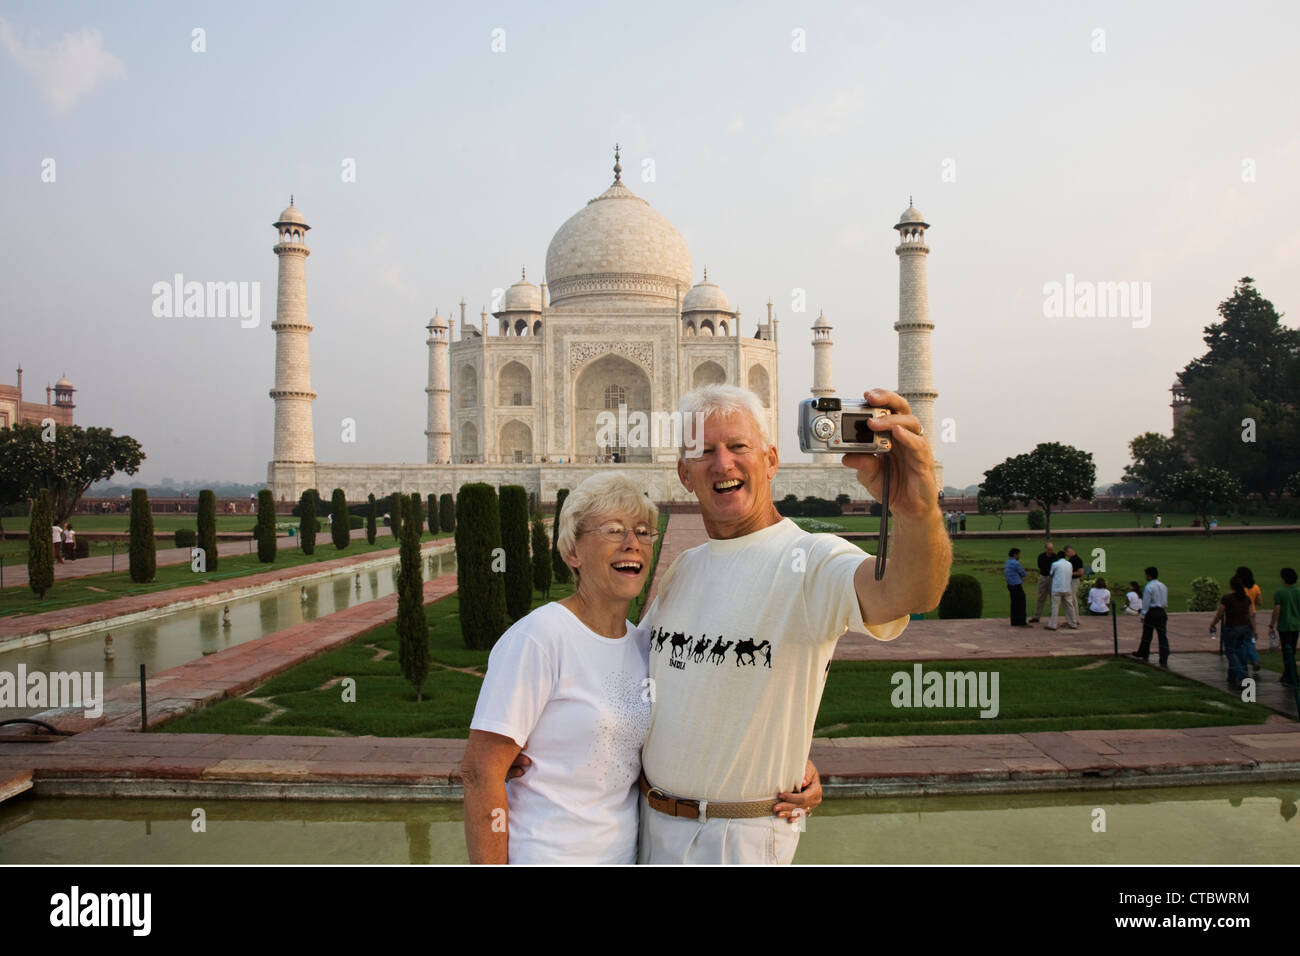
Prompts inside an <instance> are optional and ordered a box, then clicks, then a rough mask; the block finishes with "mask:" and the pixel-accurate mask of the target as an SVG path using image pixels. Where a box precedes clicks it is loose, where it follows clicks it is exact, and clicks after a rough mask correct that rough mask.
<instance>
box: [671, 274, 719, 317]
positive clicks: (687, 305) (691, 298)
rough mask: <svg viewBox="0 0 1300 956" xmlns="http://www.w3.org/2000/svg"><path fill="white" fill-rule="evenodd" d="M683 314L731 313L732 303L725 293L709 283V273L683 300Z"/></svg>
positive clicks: (692, 287)
mask: <svg viewBox="0 0 1300 956" xmlns="http://www.w3.org/2000/svg"><path fill="white" fill-rule="evenodd" d="M682 311H683V312H730V311H731V301H730V300H729V299H728V298H727V295H726V293H725V292H723V291H722V290H721V289H719V288H718V287H717V286H716V285H715V284H714V283H712V282H710V281H709V278H708V273H707V272H706V273H705V275H704V279H703V281H701V282H697V283H696V284H695V285H693V286H691V291H690V292H688V293H686V298H684V299H682Z"/></svg>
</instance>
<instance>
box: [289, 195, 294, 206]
mask: <svg viewBox="0 0 1300 956" xmlns="http://www.w3.org/2000/svg"><path fill="white" fill-rule="evenodd" d="M289 205H290V206H292V205H293V193H289Z"/></svg>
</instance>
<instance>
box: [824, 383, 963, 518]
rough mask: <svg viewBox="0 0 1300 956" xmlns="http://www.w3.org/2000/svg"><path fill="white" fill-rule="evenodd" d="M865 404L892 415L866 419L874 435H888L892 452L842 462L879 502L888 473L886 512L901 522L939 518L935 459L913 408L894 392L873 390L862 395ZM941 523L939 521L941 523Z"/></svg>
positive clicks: (851, 455)
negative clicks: (882, 409) (883, 433)
mask: <svg viewBox="0 0 1300 956" xmlns="http://www.w3.org/2000/svg"><path fill="white" fill-rule="evenodd" d="M862 397H863V398H865V399H866V400H867V404H869V405H875V406H881V407H885V408H888V409H889V410H890V411H891V412H892V414H890V415H887V416H885V417H884V418H869V419H867V426H868V427H869V428H870V429H871V430H872V431H873V432H887V433H888V434H889V437H890V438H891V439H893V446H894V447H893V450H892V451H890V452H889V453H888V454H885V455H864V454H848V455H845V456H844V457H843V458H842V459H841V461H842V463H843V464H845V465H847V466H848V467H850V468H853V469H855V470H856V471H857V473H858V483H859V484H861V485H862V486H863V487H864V488H866V489H867V491H869V492H871V497H873V498H875V499H876V500H877V501H879V500H880V498H881V494H882V491H883V487H884V472H883V471H882V469H883V468H889V469H890V475H889V511H890V513H891V514H894V515H898V516H900V517H904V518H929V517H931V516H933V515H938V514H939V489H938V486H937V485H936V484H935V480H934V455H933V454H932V453H931V452H930V442H929V440H928V439H926V438H925V437H924V436H923V435H921V422H920V421H919V420H918V419H917V417H916V416H915V415H913V414H912V406H911V405H909V404H908V403H907V399H905V398H903V396H901V395H899V394H898V393H897V392H890V391H886V390H885V389H883V388H873V389H871V390H870V391H868V392H863V393H862ZM940 520H942V519H940Z"/></svg>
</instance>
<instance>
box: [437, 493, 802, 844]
mask: <svg viewBox="0 0 1300 956" xmlns="http://www.w3.org/2000/svg"><path fill="white" fill-rule="evenodd" d="M657 524H658V511H657V509H656V508H655V506H654V504H653V503H652V502H651V501H650V500H649V499H648V498H647V497H646V496H645V495H644V494H642V493H641V491H640V490H639V489H638V488H637V487H636V485H635V484H634V483H633V482H632V481H631V480H630V479H629V478H627V477H626V476H624V475H622V474H619V473H617V472H609V473H604V474H599V475H595V476H593V477H591V478H588V479H587V480H586V481H584V482H582V484H580V485H579V486H578V487H577V488H576V489H575V490H574V492H573V494H572V495H570V496H569V498H568V500H567V502H566V504H565V508H564V510H563V512H562V514H561V516H560V529H559V536H558V540H557V548H558V549H559V552H560V555H561V556H562V557H563V559H564V561H565V563H566V564H568V565H569V567H571V568H572V569H573V574H574V578H575V580H576V591H575V593H574V594H573V595H572V596H571V597H567V598H565V599H564V600H562V601H553V602H551V603H550V604H545V605H543V606H541V607H539V608H537V609H536V610H534V611H533V612H532V613H531V614H528V615H527V616H526V617H524V618H521V619H520V620H519V621H516V622H515V624H514V625H513V626H512V627H511V628H510V629H509V630H507V631H506V633H505V634H503V635H502V636H501V639H500V640H499V641H497V643H496V646H495V647H494V648H493V649H492V655H491V657H490V658H489V659H488V671H487V676H486V677H485V678H484V680H483V689H482V690H481V691H480V692H479V698H478V705H477V707H476V708H475V710H474V719H473V721H472V722H471V724H470V728H471V729H470V734H469V743H468V746H467V747H466V751H465V760H464V763H463V765H462V768H461V774H462V777H463V780H464V786H465V840H466V843H467V845H468V848H469V858H470V862H472V863H507V862H509V863H634V862H636V851H637V786H636V784H637V778H638V776H639V774H640V771H641V745H642V743H643V742H644V740H645V736H646V733H647V732H648V731H649V729H650V706H651V701H652V699H653V688H652V686H651V685H650V682H649V679H648V666H647V655H648V652H649V640H650V635H649V633H648V632H647V631H645V630H644V629H642V628H638V627H636V626H635V625H634V624H632V623H631V622H630V621H628V620H627V612H628V607H629V606H630V604H631V603H632V600H633V598H635V597H636V596H637V595H638V594H639V593H640V592H641V589H642V587H643V586H644V584H645V581H646V576H647V575H648V574H649V572H650V559H651V556H652V554H653V544H654V539H655V537H656V536H657V534H658V532H657V530H656V528H657ZM524 748H527V757H528V758H529V759H530V760H531V766H530V767H529V768H528V769H527V771H526V772H525V773H524V774H523V775H522V776H520V777H518V778H516V779H512V780H510V781H509V782H508V783H507V782H506V775H507V771H508V770H509V768H510V767H511V765H512V763H516V758H518V757H519V755H520V752H521V750H523V749H524ZM522 762H524V763H526V762H527V761H522ZM800 798H803V799H800ZM819 800H820V788H816V789H814V790H813V791H809V792H807V793H806V794H801V795H799V798H796V799H795V801H793V802H794V804H795V806H803V807H806V808H807V807H811V806H815V805H816V802H817V801H819ZM774 809H775V811H776V812H778V813H782V814H784V813H788V812H789V811H791V810H792V809H793V807H792V806H791V805H790V804H787V803H778V804H777V805H776V807H775V808H774Z"/></svg>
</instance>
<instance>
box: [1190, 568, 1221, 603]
mask: <svg viewBox="0 0 1300 956" xmlns="http://www.w3.org/2000/svg"><path fill="white" fill-rule="evenodd" d="M1225 593H1226V592H1225V591H1224V589H1223V587H1222V585H1220V584H1219V582H1218V581H1216V580H1215V579H1214V578H1211V577H1206V576H1202V577H1199V578H1192V596H1191V597H1189V598H1188V599H1187V610H1189V611H1214V610H1217V609H1218V607H1219V598H1221V597H1223V595H1224V594H1225Z"/></svg>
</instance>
